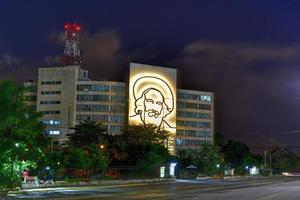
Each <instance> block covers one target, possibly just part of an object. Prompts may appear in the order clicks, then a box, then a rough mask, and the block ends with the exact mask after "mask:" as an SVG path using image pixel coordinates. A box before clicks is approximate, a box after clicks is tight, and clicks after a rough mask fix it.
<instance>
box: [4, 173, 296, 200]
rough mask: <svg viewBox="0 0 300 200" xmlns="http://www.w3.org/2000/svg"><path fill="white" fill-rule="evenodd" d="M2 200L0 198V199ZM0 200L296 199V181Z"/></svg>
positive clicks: (112, 189)
mask: <svg viewBox="0 0 300 200" xmlns="http://www.w3.org/2000/svg"><path fill="white" fill-rule="evenodd" d="M0 199H1V197H0ZM2 199H64V200H69V199H74V200H82V199H111V200H114V199H118V200H120V199H122V200H123V199H136V200H138V199H143V200H145V199H172V200H173V199H191V200H198V199H201V200H211V199H213V200H218V199H219V200H227V199H228V200H229V199H230V200H235V199H236V200H240V199H243V200H252V199H256V200H290V199H291V200H293V199H295V200H299V199H300V179H299V178H275V179H257V180H242V181H232V182H229V181H214V182H207V181H180V180H178V181H176V182H174V183H156V184H153V183H152V184H143V183H139V184H128V185H118V186H88V187H70V188H56V189H42V190H41V189H40V190H27V191H25V193H23V194H18V195H16V196H10V197H3V198H2Z"/></svg>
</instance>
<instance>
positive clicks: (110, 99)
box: [77, 95, 125, 103]
mask: <svg viewBox="0 0 300 200" xmlns="http://www.w3.org/2000/svg"><path fill="white" fill-rule="evenodd" d="M77 100H78V101H101V102H116V103H124V102H125V97H124V96H109V95H77Z"/></svg>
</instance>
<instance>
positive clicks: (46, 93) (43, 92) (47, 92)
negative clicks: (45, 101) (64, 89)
mask: <svg viewBox="0 0 300 200" xmlns="http://www.w3.org/2000/svg"><path fill="white" fill-rule="evenodd" d="M60 93H61V91H41V94H42V95H51V94H60Z"/></svg>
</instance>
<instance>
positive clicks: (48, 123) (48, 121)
mask: <svg viewBox="0 0 300 200" xmlns="http://www.w3.org/2000/svg"><path fill="white" fill-rule="evenodd" d="M42 123H43V124H45V125H60V124H61V121H59V120H43V121H42Z"/></svg>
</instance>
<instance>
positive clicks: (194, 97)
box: [177, 93, 211, 101]
mask: <svg viewBox="0 0 300 200" xmlns="http://www.w3.org/2000/svg"><path fill="white" fill-rule="evenodd" d="M177 97H178V98H180V99H192V100H199V101H211V96H209V95H200V94H190V93H178V94H177Z"/></svg>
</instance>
